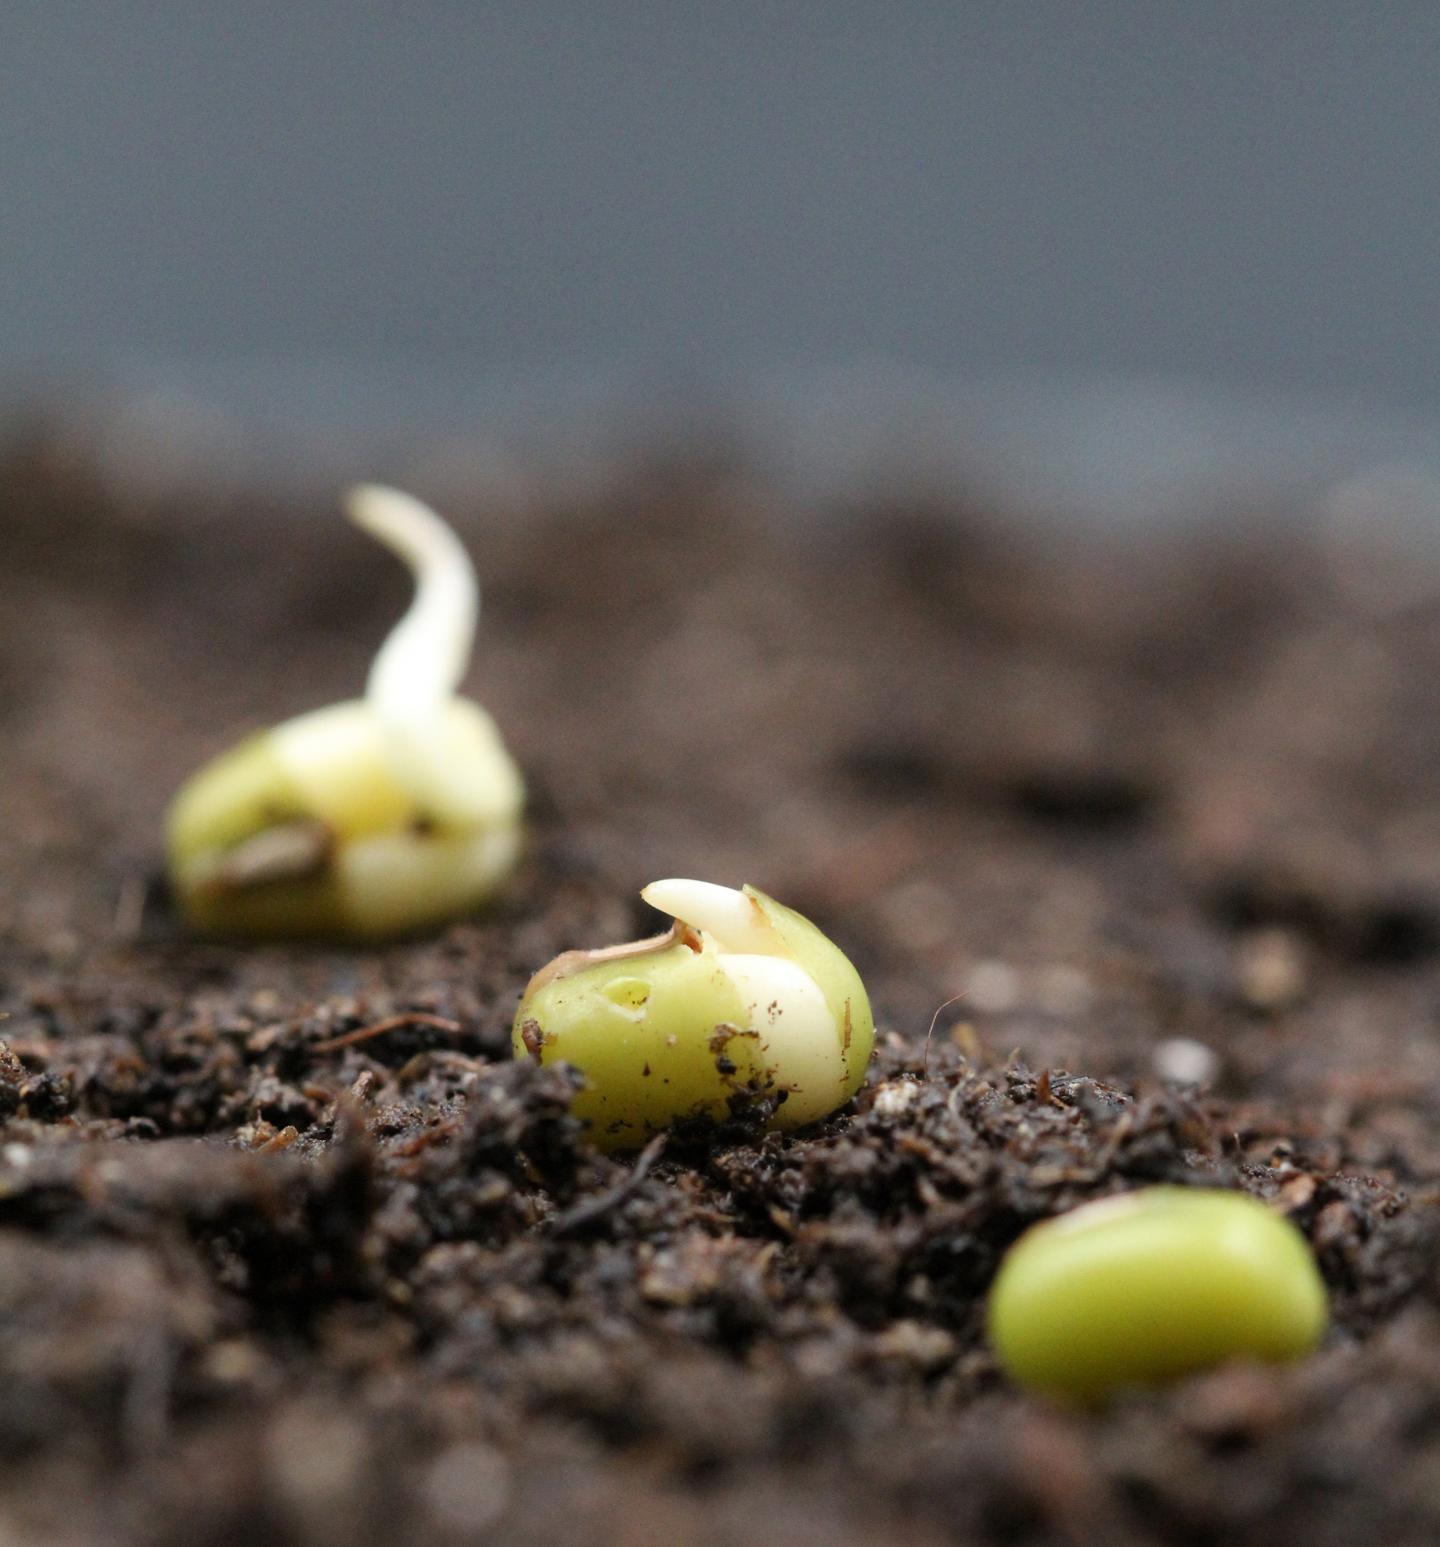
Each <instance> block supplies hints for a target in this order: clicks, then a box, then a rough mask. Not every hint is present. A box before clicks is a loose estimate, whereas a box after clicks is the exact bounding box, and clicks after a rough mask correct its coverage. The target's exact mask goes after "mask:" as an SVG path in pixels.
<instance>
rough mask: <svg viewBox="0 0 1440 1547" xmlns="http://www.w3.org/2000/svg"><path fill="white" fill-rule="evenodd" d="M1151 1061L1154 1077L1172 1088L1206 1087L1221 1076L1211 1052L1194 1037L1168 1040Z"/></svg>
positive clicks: (1214, 1055) (1215, 1058)
mask: <svg viewBox="0 0 1440 1547" xmlns="http://www.w3.org/2000/svg"><path fill="white" fill-rule="evenodd" d="M1153 1057H1154V1067H1155V1073H1156V1074H1157V1075H1158V1076H1159V1077H1160V1078H1161V1079H1162V1080H1165V1081H1166V1082H1167V1083H1168V1084H1171V1085H1209V1084H1211V1083H1212V1082H1213V1081H1214V1079H1215V1076H1216V1075H1217V1074H1219V1072H1220V1060H1219V1058H1218V1057H1217V1056H1216V1054H1215V1051H1214V1049H1213V1048H1208V1047H1206V1045H1205V1044H1204V1043H1203V1042H1197V1041H1196V1040H1195V1039H1194V1038H1193V1037H1169V1038H1167V1039H1166V1040H1165V1041H1164V1042H1161V1043H1159V1044H1158V1045H1157V1046H1156V1048H1155V1052H1154V1055H1153Z"/></svg>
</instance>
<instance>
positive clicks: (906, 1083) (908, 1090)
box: [872, 1080, 920, 1117]
mask: <svg viewBox="0 0 1440 1547" xmlns="http://www.w3.org/2000/svg"><path fill="white" fill-rule="evenodd" d="M919 1093H920V1087H919V1086H918V1085H917V1084H916V1083H915V1082H914V1081H913V1080H887V1081H886V1083H885V1084H884V1085H882V1086H881V1087H880V1088H879V1090H877V1091H876V1092H875V1104H874V1106H873V1108H872V1110H873V1111H875V1112H878V1113H879V1115H880V1116H881V1117H899V1116H900V1114H901V1113H902V1112H904V1111H905V1110H906V1109H907V1108H908V1107H909V1106H910V1105H911V1103H912V1102H913V1101H914V1100H915V1097H916V1096H917V1095H918V1094H919Z"/></svg>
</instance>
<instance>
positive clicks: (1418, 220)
mask: <svg viewBox="0 0 1440 1547" xmlns="http://www.w3.org/2000/svg"><path fill="white" fill-rule="evenodd" d="M1437 82H1440V7H1437V6H1435V5H1433V4H1421V3H1418V0H1415V3H1395V4H1390V5H1385V6H1378V5H1357V4H1355V3H1354V0H1306V3H1299V0H1296V3H1264V0H1248V3H1240V0H1236V3H1230V0H1192V3H1188V4H1178V3H1177V4H1173V5H1172V4H1143V3H1134V4H1122V3H1117V0H1101V3H1097V0H1089V3H1084V4H1081V3H1076V0H1043V3H1023V0H1011V3H1008V4H1007V3H1002V0H993V3H989V0H951V3H948V4H938V3H937V4H924V3H919V0H851V3H841V0H829V3H825V4H821V3H819V0H789V3H778V0H776V3H769V4H761V3H755V0H726V3H723V4H715V3H693V4H690V3H682V0H672V3H669V4H662V3H651V4H641V3H626V4H598V3H584V0H525V3H520V4H514V5H508V6H497V5H482V4H474V3H469V4H467V3H460V0H407V3H403V4H402V3H395V4H392V5H388V6H386V5H362V4H359V3H355V4H340V3H334V0H287V3H283V4H282V3H278V0H270V3H260V0H252V3H245V0H226V3H220V0H190V3H179V0H176V3H153V0H152V3H136V0H78V3H77V0H68V3H67V0H0V242H3V248H0V252H3V258H0V380H3V382H4V384H5V385H6V386H7V387H8V388H9V390H10V394H11V396H12V398H13V397H14V396H15V395H16V394H17V393H18V394H21V395H23V394H24V393H25V392H26V391H27V390H29V389H30V388H31V386H32V384H34V383H37V382H42V381H49V382H56V381H58V382H67V381H78V380H88V381H91V382H96V381H103V382H107V383H110V384H116V383H118V384H121V385H122V386H123V387H124V388H125V390H126V391H128V392H131V393H132V394H134V393H138V394H140V395H141V396H142V397H144V398H145V400H146V401H153V400H154V399H155V397H156V395H157V394H158V395H159V396H160V397H162V398H164V399H165V400H166V401H169V402H172V403H175V402H178V403H184V404H187V405H189V408H190V410H191V411H192V417H196V418H198V419H203V420H205V422H207V423H213V422H214V416H216V415H219V416H222V417H226V419H227V422H231V423H237V424H238V423H243V424H246V425H251V426H254V425H257V424H258V425H268V426H269V427H270V429H271V430H272V431H275V430H280V429H286V428H289V429H294V428H296V427H310V428H316V429H319V428H324V427H327V426H328V427H330V428H332V429H333V428H335V427H340V426H346V427H349V428H351V429H355V428H357V427H363V426H365V425H371V426H373V425H378V424H384V425H390V426H402V425H405V426H410V425H413V426H416V427H423V428H430V429H434V430H439V431H444V432H446V433H451V434H459V433H463V432H465V431H466V430H467V429H469V428H474V429H476V430H477V431H480V430H483V431H485V432H487V433H494V434H503V433H507V432H509V431H513V430H514V429H515V427H516V426H517V425H519V424H521V423H523V422H528V423H529V424H531V425H532V426H533V425H534V424H536V423H539V422H542V421H544V420H545V419H546V418H547V417H548V418H550V419H551V420H554V421H556V422H558V421H560V420H561V419H564V418H566V417H568V418H570V419H571V420H575V419H577V418H584V416H585V415H586V414H593V413H594V412H595V411H596V406H597V405H602V404H603V405H608V407H607V409H606V411H607V412H623V409H624V408H630V409H634V410H635V411H636V412H638V413H643V412H645V411H650V410H655V409H662V410H665V411H672V410H674V411H684V412H690V413H694V414H695V415H697V416H700V417H703V416H704V414H706V413H708V412H715V413H717V414H722V413H723V414H724V415H728V416H729V417H730V418H731V419H733V420H734V421H735V422H737V423H740V424H741V425H742V426H749V427H751V428H753V429H755V430H757V431H758V432H760V433H762V434H763V433H765V432H767V431H768V432H770V433H771V434H772V436H773V438H774V440H775V442H776V444H777V445H778V444H779V443H780V442H782V441H786V442H788V443H789V444H790V446H791V448H792V450H793V451H794V455H795V457H796V458H797V460H798V461H804V460H805V459H806V458H807V457H808V458H809V459H810V461H811V462H812V463H814V464H815V465H816V466H818V465H820V464H825V463H826V462H827V459H829V460H831V461H833V459H834V458H835V457H837V456H839V457H841V460H842V463H843V461H844V456H845V454H847V453H848V454H850V455H851V456H852V457H853V454H854V447H855V444H856V434H857V432H860V431H862V430H863V432H864V434H865V435H866V436H868V437H870V439H869V440H866V441H865V444H867V445H878V444H881V443H885V444H888V445H890V446H891V447H892V448H896V447H899V448H902V453H903V455H905V456H909V457H912V458H915V459H919V460H921V461H924V460H925V459H926V458H927V457H929V458H933V459H935V460H937V462H939V463H944V461H945V459H946V457H948V456H950V455H952V454H953V455H954V456H956V457H957V458H959V459H960V460H962V461H963V460H966V459H968V460H969V461H970V462H971V463H973V464H975V465H982V464H983V465H986V466H988V467H989V468H990V469H991V470H992V471H993V472H994V473H995V476H996V477H997V478H999V479H1003V480H1008V481H1009V482H1012V483H1015V484H1016V485H1017V487H1018V488H1019V491H1020V492H1021V493H1022V494H1025V493H1026V492H1027V491H1026V488H1025V482H1026V479H1027V477H1028V478H1030V480H1031V483H1032V484H1033V488H1032V489H1031V490H1030V491H1029V492H1030V493H1033V494H1034V495H1035V496H1036V497H1037V498H1046V497H1049V496H1050V495H1052V494H1055V493H1056V492H1057V491H1059V492H1060V493H1062V494H1063V493H1064V492H1065V491H1069V492H1070V493H1073V494H1074V495H1076V496H1077V498H1081V499H1089V500H1090V501H1091V502H1092V503H1095V504H1102V505H1103V504H1109V503H1114V504H1124V503H1125V502H1126V501H1130V502H1132V503H1136V502H1138V504H1139V505H1141V506H1148V505H1151V504H1155V503H1163V501H1164V499H1165V498H1166V497H1167V496H1168V495H1170V494H1173V493H1174V491H1175V490H1176V489H1180V488H1183V487H1187V486H1188V484H1189V483H1193V482H1194V481H1195V480H1197V479H1202V480H1203V479H1204V478H1206V477H1211V476H1215V477H1222V478H1229V479H1231V480H1232V481H1239V482H1243V481H1244V480H1245V479H1248V478H1253V477H1262V476H1270V475H1272V474H1285V473H1287V472H1294V471H1295V470H1296V469H1300V468H1313V469H1318V470H1319V472H1320V473H1321V475H1322V476H1325V477H1331V476H1340V475H1341V474H1343V473H1346V472H1347V471H1351V470H1353V468H1354V467H1355V466H1358V465H1361V464H1365V463H1367V462H1369V461H1374V460H1376V459H1379V460H1387V459H1388V460H1397V459H1398V460H1400V461H1403V462H1405V463H1406V464H1407V465H1408V464H1410V463H1416V464H1417V465H1421V464H1423V465H1428V463H1429V461H1430V460H1433V459H1434V457H1435V453H1436V450H1437V446H1440V434H1437V425H1440V370H1437V364H1440V290H1437V286H1436V283H1435V268H1436V258H1437V252H1440V242H1437V237H1440V87H1437ZM617 404H618V405H622V409H621V410H616V409H615V405H617ZM207 415H209V416H211V417H210V418H209V419H206V416H207ZM777 427H780V428H779V429H778V430H777ZM797 447H798V448H800V449H799V450H794V448H797Z"/></svg>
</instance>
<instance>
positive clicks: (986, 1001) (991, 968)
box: [965, 961, 1020, 1015]
mask: <svg viewBox="0 0 1440 1547" xmlns="http://www.w3.org/2000/svg"><path fill="white" fill-rule="evenodd" d="M965 997H966V999H968V1000H969V1003H970V1008H971V1009H972V1010H978V1011H980V1012H981V1013H982V1014H985V1015H1001V1014H1003V1013H1004V1012H1005V1011H1006V1010H1013V1009H1014V1008H1015V1006H1016V1005H1017V1004H1019V1003H1020V974H1019V973H1018V972H1016V970H1015V969H1014V968H1013V967H1012V966H1011V965H1010V963H1009V962H1000V961H983V962H976V963H975V965H974V966H973V967H972V968H971V969H970V971H969V972H968V973H966V975H965Z"/></svg>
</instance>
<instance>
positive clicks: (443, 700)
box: [345, 484, 480, 820]
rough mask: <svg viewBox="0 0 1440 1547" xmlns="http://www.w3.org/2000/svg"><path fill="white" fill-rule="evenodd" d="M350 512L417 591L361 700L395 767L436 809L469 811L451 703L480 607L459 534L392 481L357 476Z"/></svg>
mask: <svg viewBox="0 0 1440 1547" xmlns="http://www.w3.org/2000/svg"><path fill="white" fill-rule="evenodd" d="M345 508H346V511H347V513H348V514H349V516H350V519H351V520H352V521H353V522H354V523H355V524H356V525H357V526H359V527H361V528H363V529H364V530H365V531H367V532H369V533H370V535H371V536H372V537H374V538H376V539H378V540H379V541H380V542H382V543H384V544H385V546H386V547H387V548H389V549H390V550H391V552H392V553H395V554H396V555H398V556H399V557H400V558H401V559H403V560H404V561H405V563H406V564H407V565H408V566H409V568H410V571H411V573H412V574H413V575H414V577H415V599H414V601H412V602H411V604H410V607H409V610H408V611H407V612H406V614H405V616H404V617H403V618H401V619H400V621H399V622H398V623H397V624H396V625H395V627H394V628H393V629H392V630H391V631H390V635H389V637H388V638H387V639H386V640H385V643H384V644H383V645H381V647H380V649H379V652H378V653H377V654H376V656H375V660H374V662H373V664H372V665H371V667H370V678H369V682H368V683H367V685H366V689H365V698H366V702H367V703H368V704H369V705H370V707H371V708H372V709H373V710H374V712H375V716H376V718H377V720H378V721H379V722H380V724H381V726H382V727H383V728H384V732H385V735H386V738H387V740H388V742H389V745H390V749H391V755H392V758H393V760H394V764H395V771H396V773H397V775H398V776H399V777H400V779H401V780H402V781H403V782H404V784H405V785H406V787H407V788H409V789H410V790H412V791H413V793H414V794H415V796H416V798H417V799H418V800H419V801H420V802H421V803H422V804H423V805H424V806H425V807H426V808H427V810H428V811H430V812H431V813H432V814H434V815H435V816H437V817H439V818H442V819H444V818H451V819H457V820H463V819H465V818H467V817H469V816H472V815H473V811H472V807H473V806H474V804H475V800H476V798H477V796H476V792H475V791H474V790H473V788H471V787H470V785H471V783H472V780H471V779H469V778H467V774H472V773H473V769H471V768H470V767H469V766H468V765H469V764H470V763H471V762H472V761H473V760H472V758H471V757H469V756H467V755H466V750H465V745H464V744H463V743H461V744H457V740H456V735H457V728H456V725H455V723H454V718H453V715H452V714H451V712H450V708H451V704H452V702H453V701H454V695H455V689H456V688H457V687H458V686H459V685H460V682H461V680H462V679H463V678H464V676H465V672H466V669H467V668H468V667H469V664H470V654H471V650H472V648H473V646H474V642H475V627H476V624H477V623H478V621H479V616H480V582H479V580H478V578H477V577H476V574H475V569H474V566H473V565H472V564H471V562H470V556H469V554H467V553H466V552H465V549H464V547H463V546H462V544H461V542H460V539H459V538H458V537H456V535H455V534H454V532H452V531H451V530H450V528H449V527H448V526H447V525H446V524H445V522H444V521H443V520H441V518H440V517H439V516H438V515H436V513H435V512H434V511H433V510H431V509H430V507H429V506H428V505H424V504H422V503H421V502H420V501H419V500H417V499H415V498H414V497H413V496H412V495H409V494H405V493H402V492H401V491H400V490H399V489H390V488H386V487H385V486H384V485H381V484H359V485H357V486H356V487H355V488H353V489H351V490H350V492H349V494H348V495H347V496H346V500H345Z"/></svg>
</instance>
